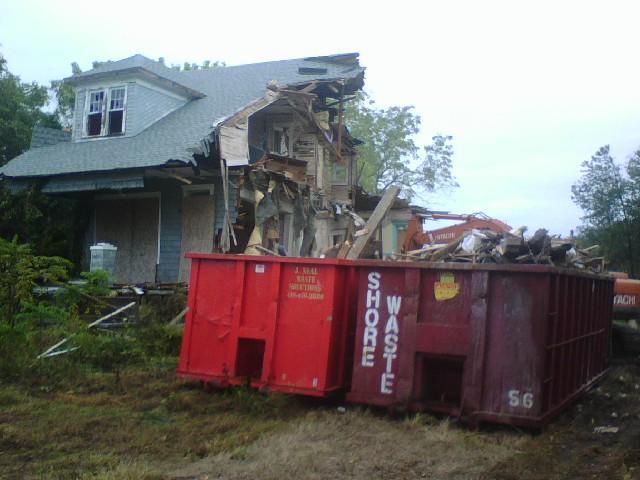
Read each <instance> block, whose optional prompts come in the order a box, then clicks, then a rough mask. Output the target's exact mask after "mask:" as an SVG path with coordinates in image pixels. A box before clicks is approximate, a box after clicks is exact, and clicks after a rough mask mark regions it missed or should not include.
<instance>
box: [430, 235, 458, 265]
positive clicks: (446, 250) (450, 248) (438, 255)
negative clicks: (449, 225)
mask: <svg viewBox="0 0 640 480" xmlns="http://www.w3.org/2000/svg"><path fill="white" fill-rule="evenodd" d="M463 238H464V234H462V235H460V236H459V237H458V238H456V239H455V240H452V241H451V242H449V243H447V244H446V245H445V246H444V247H442V248H441V249H440V250H437V251H436V252H435V253H434V254H433V255H431V257H430V258H429V260H430V261H432V262H437V261H438V260H442V259H443V258H444V257H446V256H447V255H449V254H450V253H453V252H455V251H456V250H457V249H458V247H459V246H460V242H461V241H462V239H463Z"/></svg>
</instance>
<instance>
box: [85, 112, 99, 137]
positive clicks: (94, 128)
mask: <svg viewBox="0 0 640 480" xmlns="http://www.w3.org/2000/svg"><path fill="white" fill-rule="evenodd" d="M101 129H102V113H100V112H98V113H92V114H90V115H88V116H87V134H88V135H100V130H101Z"/></svg>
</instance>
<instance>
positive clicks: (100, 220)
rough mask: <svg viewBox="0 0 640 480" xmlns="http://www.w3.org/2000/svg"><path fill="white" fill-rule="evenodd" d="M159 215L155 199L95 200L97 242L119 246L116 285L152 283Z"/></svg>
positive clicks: (157, 203) (156, 254) (156, 252)
mask: <svg viewBox="0 0 640 480" xmlns="http://www.w3.org/2000/svg"><path fill="white" fill-rule="evenodd" d="M158 213H159V199H158V198H137V199H122V200H119V199H117V200H116V199H114V200H97V201H96V242H107V243H111V244H113V245H115V246H117V247H118V253H117V255H116V271H115V274H114V281H115V282H116V283H153V282H155V277H156V262H157V259H158Z"/></svg>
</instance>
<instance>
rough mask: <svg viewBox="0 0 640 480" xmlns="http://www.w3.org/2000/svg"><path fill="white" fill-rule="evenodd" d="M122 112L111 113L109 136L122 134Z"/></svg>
mask: <svg viewBox="0 0 640 480" xmlns="http://www.w3.org/2000/svg"><path fill="white" fill-rule="evenodd" d="M122 114H123V111H122V110H118V111H115V112H109V135H116V134H118V133H122Z"/></svg>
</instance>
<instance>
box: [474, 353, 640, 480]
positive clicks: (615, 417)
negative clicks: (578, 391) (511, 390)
mask: <svg viewBox="0 0 640 480" xmlns="http://www.w3.org/2000/svg"><path fill="white" fill-rule="evenodd" d="M597 427H612V428H610V429H607V430H609V433H598V430H597ZM616 429H617V431H616ZM484 478H487V479H499V480H516V479H531V480H534V479H535V480H537V479H540V480H543V479H544V480H552V479H558V480H560V479H563V480H564V479H590V478H593V479H620V480H631V479H640V366H639V365H638V364H628V365H618V366H616V367H614V368H612V369H611V371H610V372H609V374H608V376H607V378H606V379H605V380H604V382H602V384H601V385H600V386H599V387H598V388H595V389H593V390H592V391H590V392H589V393H587V395H585V396H584V397H583V398H582V399H581V400H580V401H579V402H578V403H577V404H576V405H574V406H573V407H572V408H570V409H569V410H568V411H567V412H566V413H565V414H563V415H562V416H560V418H558V419H557V420H556V421H555V422H553V423H552V424H551V425H550V426H549V427H548V428H547V429H546V430H545V432H544V433H542V434H541V435H538V436H536V437H534V438H532V439H531V441H529V442H528V443H527V446H526V448H524V449H522V450H521V451H520V452H518V453H516V454H515V455H513V456H512V457H510V458H508V459H506V460H504V461H502V462H500V463H498V464H497V465H496V466H495V467H493V468H492V469H490V470H489V472H488V473H487V474H486V475H485V476H484Z"/></svg>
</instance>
